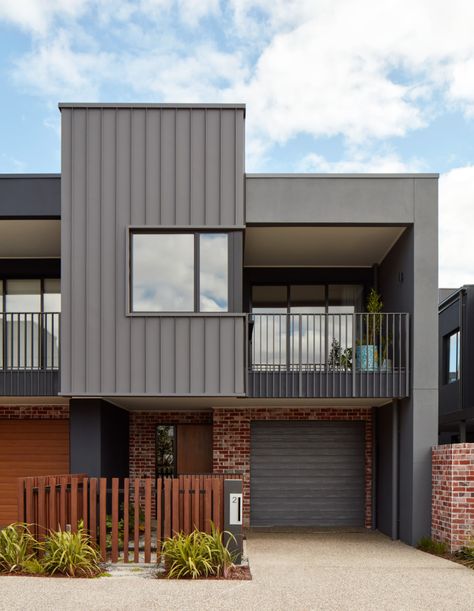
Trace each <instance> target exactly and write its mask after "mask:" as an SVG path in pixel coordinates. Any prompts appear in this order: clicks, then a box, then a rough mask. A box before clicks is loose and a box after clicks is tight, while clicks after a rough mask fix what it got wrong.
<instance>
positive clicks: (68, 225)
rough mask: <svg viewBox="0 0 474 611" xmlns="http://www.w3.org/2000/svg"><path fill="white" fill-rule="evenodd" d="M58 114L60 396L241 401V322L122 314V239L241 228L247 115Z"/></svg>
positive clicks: (97, 110) (237, 111)
mask: <svg viewBox="0 0 474 611" xmlns="http://www.w3.org/2000/svg"><path fill="white" fill-rule="evenodd" d="M61 114H62V215H63V222H62V265H63V274H62V294H63V314H62V331H63V335H62V337H63V342H62V347H61V348H62V349H61V392H62V393H63V394H66V395H71V394H73V395H78V396H79V395H102V396H107V395H126V394H153V395H175V394H176V395H188V394H189V395H201V394H203V395H229V396H230V395H240V394H243V392H244V361H245V358H244V341H245V332H244V325H245V318H244V316H243V315H241V314H236V315H235V316H233V315H231V314H228V315H222V316H221V315H218V314H216V315H207V316H201V315H199V314H196V315H191V316H178V317H173V316H169V317H163V316H158V317H156V316H144V317H140V316H134V317H129V316H126V311H127V295H126V291H127V273H128V269H127V249H126V241H127V231H128V227H130V226H131V225H136V226H143V227H145V226H154V227H157V226H161V225H163V226H165V225H166V226H167V227H172V226H179V227H183V226H184V227H188V226H189V228H190V229H192V228H193V227H215V228H222V230H225V229H233V228H236V227H239V228H240V227H242V225H243V222H244V218H243V210H244V203H243V180H244V179H243V175H244V174H243V172H244V158H243V155H244V109H243V108H240V107H237V108H222V109H218V108H209V109H206V108H198V109H189V108H166V107H165V108H160V107H154V108H141V107H138V108H112V107H90V108H87V107H83V108H82V107H78V108H73V107H69V106H68V107H63V108H62V110H61ZM218 230H220V229H218ZM236 282H237V284H238V282H239V280H238V278H237V279H236ZM240 283H241V281H240ZM236 299H237V302H238V301H240V300H241V297H239V295H237V297H236ZM237 302H235V299H234V307H235V306H236V305H238V304H237ZM231 307H232V304H231ZM239 309H240V308H239Z"/></svg>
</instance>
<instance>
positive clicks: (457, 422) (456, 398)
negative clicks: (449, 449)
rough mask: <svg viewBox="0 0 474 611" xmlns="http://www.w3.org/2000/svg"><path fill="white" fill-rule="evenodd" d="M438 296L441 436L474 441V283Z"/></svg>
mask: <svg viewBox="0 0 474 611" xmlns="http://www.w3.org/2000/svg"><path fill="white" fill-rule="evenodd" d="M439 298H440V303H439V427H440V436H439V439H440V443H441V444H446V443H464V442H474V378H473V376H472V364H473V363H474V286H473V285H466V286H462V287H461V288H459V289H440V295H439Z"/></svg>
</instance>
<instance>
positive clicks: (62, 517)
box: [59, 477, 68, 530]
mask: <svg viewBox="0 0 474 611" xmlns="http://www.w3.org/2000/svg"><path fill="white" fill-rule="evenodd" d="M67 480H68V478H67V477H61V479H60V488H59V497H60V498H59V521H60V527H61V530H65V529H66V519H67V498H66V496H67V486H68V481H67Z"/></svg>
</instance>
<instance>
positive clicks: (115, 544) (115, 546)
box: [111, 477, 119, 562]
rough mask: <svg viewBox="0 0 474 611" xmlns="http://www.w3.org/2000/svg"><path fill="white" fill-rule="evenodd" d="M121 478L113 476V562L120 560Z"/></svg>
mask: <svg viewBox="0 0 474 611" xmlns="http://www.w3.org/2000/svg"><path fill="white" fill-rule="evenodd" d="M118 514H119V480H118V477H113V478H112V537H111V538H112V550H111V559H112V562H117V561H118V521H119V516H118Z"/></svg>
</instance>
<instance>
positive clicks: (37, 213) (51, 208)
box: [0, 174, 61, 219]
mask: <svg viewBox="0 0 474 611" xmlns="http://www.w3.org/2000/svg"><path fill="white" fill-rule="evenodd" d="M60 216H61V177H60V175H59V174H43V175H41V174H0V218H11V219H15V218H59V217H60Z"/></svg>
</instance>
